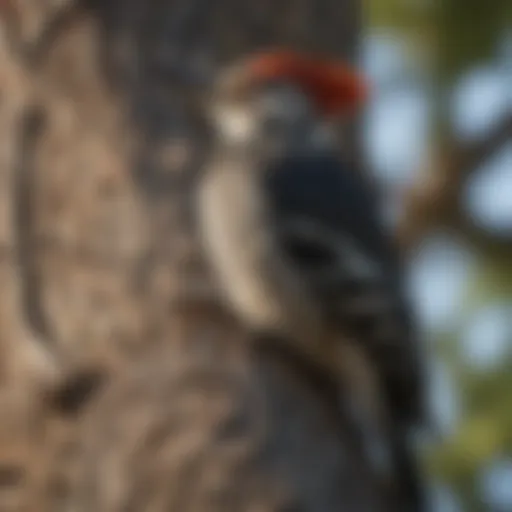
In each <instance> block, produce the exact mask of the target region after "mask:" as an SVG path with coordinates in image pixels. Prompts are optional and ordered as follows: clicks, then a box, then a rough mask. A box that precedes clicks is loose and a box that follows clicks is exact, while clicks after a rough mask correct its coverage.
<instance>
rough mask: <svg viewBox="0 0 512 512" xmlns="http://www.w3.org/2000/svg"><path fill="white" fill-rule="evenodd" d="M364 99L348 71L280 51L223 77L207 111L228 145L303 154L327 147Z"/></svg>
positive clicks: (362, 88)
mask: <svg viewBox="0 0 512 512" xmlns="http://www.w3.org/2000/svg"><path fill="white" fill-rule="evenodd" d="M365 97H366V85H365V83H364V80H363V79H362V77H361V76H359V75H358V74H357V73H356V72H355V71H353V70H351V69H350V68H349V67H348V66H346V65H344V64H342V63H340V62H336V61H329V60H322V59H319V58H318V57H314V56H309V55H303V54H299V53H295V52H292V51H286V50H281V51H271V52H266V53H262V54H258V55H255V56H253V57H252V58H249V59H247V60H245V61H243V62H242V63H240V64H237V65H235V66H232V67H230V68H228V69H227V70H226V71H225V72H224V73H221V74H220V76H219V78H218V79H217V81H216V83H215V86H214V89H213V95H212V97H211V98H210V112H211V114H212V118H213V122H214V124H215V127H216V129H217V132H218V134H219V136H220V138H221V139H222V140H223V141H224V142H225V143H227V144H230V145H235V146H237V145H238V146H242V147H243V146H246V145H248V144H250V143H254V142H256V143H257V144H260V145H261V144H267V145H268V144H271V145H273V146H278V147H279V148H281V149H286V150H289V149H302V150H307V149H308V148H310V147H311V146H315V145H316V146H320V145H325V144H329V143H330V141H332V140H333V133H330V132H331V131H333V130H332V128H333V126H335V125H336V124H337V123H338V122H339V121H340V120H341V121H343V120H344V119H348V118H349V117H350V115H351V114H352V113H353V112H354V111H356V110H357V108H358V107H359V106H360V105H361V104H362V103H363V102H364V100H365Z"/></svg>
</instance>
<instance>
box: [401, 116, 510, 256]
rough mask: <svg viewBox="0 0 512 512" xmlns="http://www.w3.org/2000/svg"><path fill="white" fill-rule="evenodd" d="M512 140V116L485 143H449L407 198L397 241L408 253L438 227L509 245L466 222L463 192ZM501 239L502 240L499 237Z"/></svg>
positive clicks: (507, 241) (486, 138)
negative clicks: (464, 186)
mask: <svg viewBox="0 0 512 512" xmlns="http://www.w3.org/2000/svg"><path fill="white" fill-rule="evenodd" d="M511 137H512V115H506V116H504V117H503V119H501V120H500V121H499V122H497V123H496V125H495V126H494V127H493V128H492V129H491V130H490V131H489V133H488V134H487V135H486V136H485V137H483V138H482V139H480V140H478V141H475V142H471V143H469V144H459V143H457V142H455V141H453V140H451V141H448V142H446V143H445V144H444V145H443V146H444V147H442V148H441V150H440V152H439V155H438V156H437V158H435V160H434V162H433V165H432V167H433V168H434V169H433V170H432V171H430V172H425V173H424V175H423V176H422V178H421V179H420V180H419V182H418V183H416V184H415V185H413V186H412V187H411V188H410V189H409V190H408V192H407V194H406V197H405V204H404V212H403V215H402V219H401V222H400V223H399V227H398V240H399V243H400V245H401V247H402V248H403V250H404V252H406V253H408V252H410V251H411V250H413V249H414V247H416V246H417V244H418V243H419V242H420V241H421V240H422V239H423V238H424V237H425V236H427V235H428V234H429V233H430V232H432V231H433V230H434V229H436V228H438V227H443V226H445V227H452V228H456V229H458V230H460V233H461V234H462V236H464V235H465V233H466V234H467V235H468V238H469V239H470V240H471V241H473V242H474V241H476V240H480V241H482V240H486V241H487V243H488V242H489V239H492V243H494V244H496V243H497V244H499V245H501V244H502V242H503V243H505V244H509V243H510V240H500V239H496V237H494V236H493V235H492V234H489V233H478V231H480V230H479V228H478V227H477V226H476V225H474V223H473V222H471V221H470V220H468V219H466V216H465V214H464V212H463V208H462V200H461V199H462V198H461V191H462V189H463V185H464V183H465V182H466V181H467V180H468V179H469V177H470V176H471V175H473V174H474V173H475V172H477V171H478V170H479V169H480V167H481V166H482V165H483V164H484V163H485V162H486V161H487V160H488V159H489V158H490V157H491V156H492V155H493V154H494V153H495V152H496V151H498V150H499V149H500V148H501V147H502V146H503V145H504V144H505V143H506V142H507V141H508V140H510V138H511ZM498 238H499V237H498Z"/></svg>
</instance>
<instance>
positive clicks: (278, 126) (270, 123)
mask: <svg viewBox="0 0 512 512" xmlns="http://www.w3.org/2000/svg"><path fill="white" fill-rule="evenodd" d="M283 127H284V123H283V119H282V118H281V117H279V116H277V115H271V116H266V117H265V119H264V121H263V130H264V131H265V133H273V134H277V133H279V132H280V131H282V129H283Z"/></svg>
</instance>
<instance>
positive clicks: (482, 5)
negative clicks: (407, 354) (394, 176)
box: [367, 0, 512, 511]
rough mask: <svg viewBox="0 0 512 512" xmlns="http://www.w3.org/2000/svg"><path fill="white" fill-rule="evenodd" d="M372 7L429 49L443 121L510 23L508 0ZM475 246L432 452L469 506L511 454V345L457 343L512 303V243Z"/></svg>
mask: <svg viewBox="0 0 512 512" xmlns="http://www.w3.org/2000/svg"><path fill="white" fill-rule="evenodd" d="M367 7H368V9H367V12H368V22H369V23H370V26H371V27H372V28H386V29H388V30H389V29H391V30H393V31H394V32H396V33H398V34H399V35H400V36H401V37H402V38H404V39H406V40H407V42H408V47H409V48H412V51H414V52H417V55H418V56H422V55H423V56H424V55H427V56H428V60H425V61H422V64H423V65H425V66H430V67H429V70H428V71H429V73H430V76H431V77H433V81H434V82H435V83H436V84H437V85H438V87H437V88H435V89H434V91H435V92H434V93H433V98H432V99H433V103H434V105H433V117H434V118H436V120H439V119H437V117H438V115H439V114H438V113H441V116H444V117H443V119H442V124H444V127H445V128H446V127H447V126H448V125H449V124H450V123H449V114H447V113H446V112H447V110H448V109H446V107H447V104H446V103H445V102H446V99H447V98H449V93H450V92H451V90H452V89H453V87H455V86H456V85H457V83H458V82H459V80H460V79H461V78H462V77H463V76H464V74H465V73H467V72H469V71H471V70H472V69H474V68H476V67H478V66H480V65H482V64H483V63H486V62H488V61H490V60H492V58H493V55H494V54H495V51H496V49H497V47H498V46H499V45H500V44H502V42H503V40H504V38H505V36H506V35H507V34H509V33H508V32H507V30H508V27H510V26H512V23H511V22H512V2H511V1H510V0H490V1H487V2H485V1H482V0H438V1H434V0H368V4H367ZM409 43H411V44H409ZM441 134H442V135H443V136H445V135H446V134H447V133H446V131H444V130H442V131H441ZM436 135H439V133H436ZM455 138H456V137H455ZM475 252H476V253H477V256H478V258H477V260H478V265H476V271H475V272H474V274H473V276H472V278H471V279H472V282H471V283H469V291H468V294H467V296H466V299H467V300H466V301H465V304H461V308H460V318H461V321H460V322H459V325H458V327H456V328H454V329H453V331H452V332H450V333H448V334H446V333H445V335H444V336H441V335H439V340H438V344H437V345H438V347H439V350H438V356H439V357H442V358H443V359H444V360H445V361H446V363H447V364H448V365H449V368H450V369H451V372H452V376H453V378H454V380H455V382H456V385H457V386H458V388H459V389H460V390H461V395H462V396H463V399H462V400H463V404H462V411H463V413H462V415H461V417H460V418H459V419H458V424H457V425H456V428H455V433H454V434H453V436H450V438H448V439H445V440H444V441H443V442H442V444H440V445H439V446H436V447H435V448H434V449H433V450H431V451H430V454H429V455H430V456H429V457H428V466H429V468H430V470H431V471H432V472H433V473H434V475H436V477H437V478H440V479H441V480H442V481H443V482H444V483H446V484H447V485H448V486H449V487H451V489H452V490H454V491H455V492H456V493H457V495H458V497H459V498H460V500H461V503H462V504H463V506H464V510H468V511H469V510H485V509H486V507H485V506H484V505H483V501H484V500H483V497H482V496H480V495H479V486H478V482H479V478H480V476H481V474H482V471H484V470H485V468H486V467H488V464H489V463H490V462H491V461H492V460H493V459H494V458H495V457H497V456H500V457H503V456H504V457H512V407H510V405H511V404H512V353H510V351H509V354H508V357H505V358H503V360H502V361H501V362H500V364H499V365H498V367H496V368H493V369H492V370H487V371H484V370H475V369H474V368H471V367H469V366H468V365H466V364H465V363H464V357H463V354H462V350H463V348H461V347H463V345H462V344H461V343H460V339H461V337H462V335H463V331H464V327H465V325H466V321H469V319H470V318H471V317H472V315H473V314H474V313H475V312H476V311H477V310H478V308H480V307H484V306H486V305H489V304H494V303H497V302H501V303H504V302H505V303H507V304H512V280H511V274H510V251H509V252H508V253H507V256H506V257H503V255H501V256H500V257H496V255H494V254H492V253H491V252H490V251H487V250H486V248H485V247H477V248H475ZM454 323H457V322H454ZM510 335H512V329H511V330H510ZM511 341H512V340H511ZM481 342H482V343H486V340H485V339H482V340H481Z"/></svg>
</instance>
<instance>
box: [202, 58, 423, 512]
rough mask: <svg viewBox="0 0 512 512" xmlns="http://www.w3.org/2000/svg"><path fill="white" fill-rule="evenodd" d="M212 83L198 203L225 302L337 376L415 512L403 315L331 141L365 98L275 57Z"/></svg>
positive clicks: (374, 231)
mask: <svg viewBox="0 0 512 512" xmlns="http://www.w3.org/2000/svg"><path fill="white" fill-rule="evenodd" d="M212 89H213V90H212V94H211V96H210V99H209V106H208V114H209V116H210V118H211V121H212V123H213V125H214V127H215V133H216V141H215V144H214V150H213V153H212V157H211V159H210V161H209V163H208V164H207V165H206V166H205V169H204V172H203V175H202V179H201V183H200V187H199V194H198V203H197V204H198V212H199V215H198V218H199V225H200V232H201V235H202V241H203V244H204V248H205V254H206V255H207V259H208V261H209V264H210V265H211V268H212V269H213V273H214V275H215V277H216V279H217V281H218V284H219V288H220V289H221V291H222V292H223V294H224V298H225V300H226V303H227V304H229V307H230V308H232V310H233V311H234V312H235V313H236V314H237V315H238V316H239V317H240V319H242V320H243V321H244V322H245V323H246V324H247V325H248V326H249V327H250V328H251V329H253V330H254V332H268V333H273V334H276V335H279V336H280V337H281V338H282V339H283V340H286V342H287V343H289V344H291V345H292V346H293V347H294V348H295V349H296V350H299V351H301V352H302V353H303V354H304V355H305V356H306V357H308V358H309V359H310V360H311V361H312V362H314V363H315V364H318V365H320V366H321V367H322V368H324V369H325V370H326V371H328V372H329V373H330V374H334V375H337V376H339V378H340V382H341V381H343V382H345V384H346V381H347V380H348V382H349V386H350V389H351V397H352V401H353V407H354V409H356V410H357V409H359V412H358V413H357V414H359V417H360V418H363V417H364V418H365V419H362V420H361V421H362V422H363V423H366V424H368V423H370V424H372V423H374V424H375V425H377V426H375V428H369V429H368V428H367V430H370V431H372V432H373V434H369V436H370V437H372V436H373V437H375V438H378V439H379V446H378V447H377V448H379V447H380V448H379V449H381V451H384V455H383V456H382V457H383V458H384V460H385V462H384V464H385V466H386V468H387V469H386V471H388V470H389V471H391V472H392V473H393V476H394V477H395V478H396V480H397V481H398V482H399V484H400V485H401V488H402V490H403V493H404V494H405V495H406V496H407V500H408V507H407V508H406V510H415V511H416V510H421V509H422V506H421V501H422V498H421V496H420V495H421V492H420V486H419V484H418V482H419V477H417V470H416V462H415V458H414V455H413V451H412V449H411V447H410V445H409V442H410V440H409V438H408V436H409V432H410V431H411V429H413V428H414V427H416V426H419V425H420V424H421V421H422V420H423V418H422V414H423V411H422V407H423V376H422V367H421V357H420V352H419V347H418V343H417V341H416V335H415V330H414V325H413V321H412V313H411V311H410V310H409V307H408V304H407V300H406V297H405V293H404V291H403V284H402V275H401V268H400V264H399V261H398V256H397V252H396V250H395V247H394V246H393V243H392V241H391V240H392V238H391V236H390V234H389V233H387V232H386V230H385V229H384V227H383V225H381V222H380V216H379V211H378V207H377V198H376V196H375V193H374V191H373V190H372V187H371V186H370V184H369V183H368V182H367V179H366V178H365V177H364V175H363V173H361V172H359V171H358V170H357V169H356V168H355V165H354V164H353V163H351V162H350V160H349V158H347V157H345V156H344V154H343V149H342V148H341V149H340V147H339V143H338V138H337V136H336V128H337V127H339V125H340V124H343V123H344V122H345V121H347V120H348V119H350V116H351V115H352V113H353V112H355V111H357V107H359V106H360V105H361V104H362V103H364V100H365V97H366V94H367V93H366V85H365V83H364V80H363V79H362V77H360V76H359V75H358V74H357V73H356V72H355V71H353V70H352V69H350V68H349V67H348V66H346V65H345V64H342V63H339V62H331V61H327V60H323V59H319V58H317V57H315V56H311V55H303V54H299V53H295V52H292V51H288V50H275V51H270V52H265V53H261V54H257V55H255V56H252V57H251V58H249V59H246V60H245V61H243V62H241V63H237V64H235V65H234V66H231V67H229V68H227V69H226V71H225V72H223V73H221V74H220V76H219V78H218V80H217V81H216V83H215V85H214V87H213V88H212ZM362 428H363V427H362ZM365 428H366V427H365ZM374 452H375V450H374ZM389 468H391V469H389Z"/></svg>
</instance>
